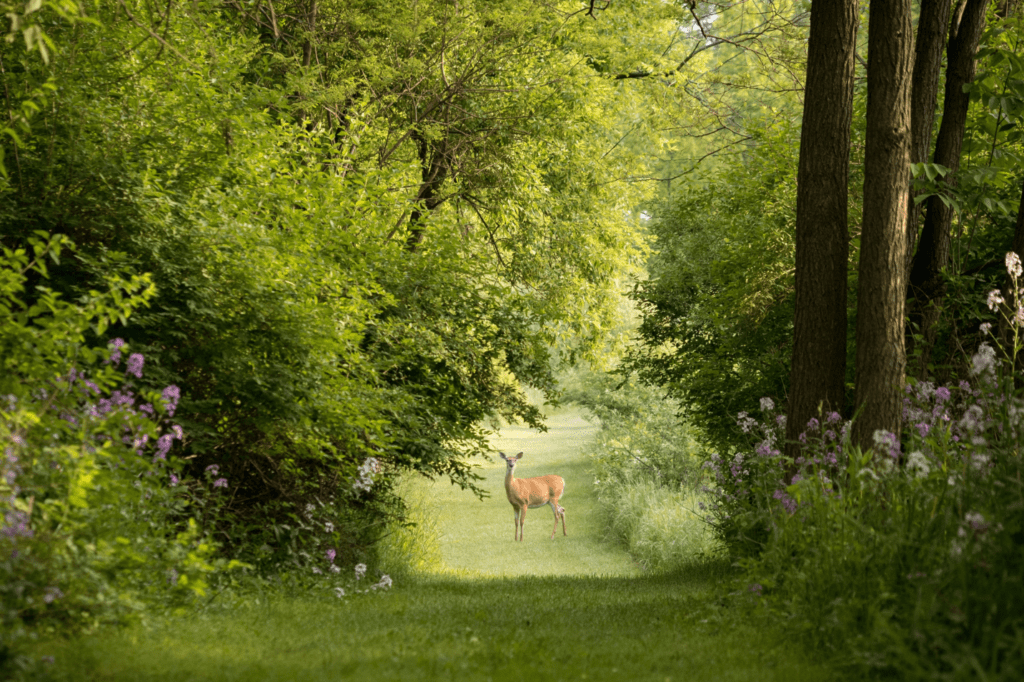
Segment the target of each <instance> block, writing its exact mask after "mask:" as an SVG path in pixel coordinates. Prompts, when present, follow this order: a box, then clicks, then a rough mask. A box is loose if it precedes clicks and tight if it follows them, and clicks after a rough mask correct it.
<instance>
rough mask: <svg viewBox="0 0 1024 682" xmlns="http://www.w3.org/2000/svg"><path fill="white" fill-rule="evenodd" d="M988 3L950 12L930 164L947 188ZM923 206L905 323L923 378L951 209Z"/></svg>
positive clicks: (973, 0)
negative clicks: (917, 336)
mask: <svg viewBox="0 0 1024 682" xmlns="http://www.w3.org/2000/svg"><path fill="white" fill-rule="evenodd" d="M987 7H988V0H960V2H959V3H958V4H957V7H956V10H955V11H954V12H953V22H952V26H951V28H950V31H949V46H948V47H947V48H946V61H947V66H946V93H945V97H944V100H943V104H942V124H941V125H940V126H939V136H938V139H937V140H936V141H935V155H934V157H933V162H934V163H937V164H940V165H943V166H946V167H947V168H950V169H951V170H952V171H953V172H952V173H951V174H950V175H947V176H946V178H945V181H946V182H947V183H948V184H949V185H950V186H951V187H952V186H953V185H954V184H955V183H956V175H955V174H956V172H957V171H958V170H959V169H960V150H961V148H962V147H963V141H964V127H965V126H966V124H967V105H968V104H969V103H970V96H969V95H968V93H965V92H964V86H965V85H967V84H968V83H970V82H971V81H972V80H973V79H974V55H975V53H976V52H977V51H978V41H979V40H980V39H981V31H982V28H983V27H984V25H985V9H986V8H987ZM925 203H926V206H927V212H926V213H925V220H924V229H922V230H921V240H920V244H919V245H918V248H917V255H915V256H914V261H913V266H912V267H911V270H910V291H909V294H910V296H911V297H912V298H913V299H914V302H913V304H912V307H911V315H910V322H911V325H912V326H917V327H919V328H920V330H921V333H922V335H923V336H924V345H923V348H922V349H921V350H922V352H921V362H920V365H919V366H918V368H917V373H918V375H919V376H921V377H922V378H923V377H924V376H925V375H926V373H927V367H928V361H929V359H930V356H931V350H932V346H933V345H934V343H935V326H936V324H937V323H938V321H939V316H940V313H941V307H942V299H943V295H944V293H945V292H944V286H943V280H942V271H943V270H944V269H945V268H946V267H948V265H949V249H950V235H949V233H950V225H951V224H952V222H953V210H952V209H951V208H950V207H948V206H946V204H944V203H943V202H942V200H941V199H939V198H938V197H936V196H933V197H930V198H929V199H928V201H927V202H925Z"/></svg>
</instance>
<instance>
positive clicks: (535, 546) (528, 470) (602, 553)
mask: <svg viewBox="0 0 1024 682" xmlns="http://www.w3.org/2000/svg"><path fill="white" fill-rule="evenodd" d="M596 431H597V427H596V426H595V425H594V424H592V423H590V422H588V421H586V420H584V419H583V418H582V417H581V416H580V415H579V413H578V412H575V411H573V412H568V413H562V414H559V415H556V416H553V417H550V418H549V419H548V431H547V432H545V433H539V432H537V431H534V430H532V429H528V428H526V427H523V426H509V427H506V428H504V429H502V432H501V434H500V436H498V437H495V438H493V439H492V441H491V443H492V446H493V447H494V448H495V449H497V450H502V451H504V452H505V453H506V454H508V455H514V454H516V453H519V452H523V453H524V455H523V459H522V461H521V462H520V463H519V465H518V466H517V467H516V476H517V477H518V478H530V477H531V476H543V475H545V474H558V475H560V476H561V477H562V478H564V479H565V492H564V493H563V496H562V501H561V504H562V506H563V507H564V508H565V510H566V515H565V527H566V532H567V533H568V536H567V537H564V536H563V535H562V529H561V526H559V529H558V533H557V535H556V536H555V539H554V540H551V539H550V537H551V527H552V525H553V524H554V515H553V514H552V513H551V508H550V507H541V508H539V509H531V510H529V511H528V512H527V514H526V525H525V527H524V533H523V538H524V540H523V542H520V543H517V542H515V541H514V540H513V539H512V538H513V532H514V530H513V529H514V522H513V515H512V505H511V504H509V502H508V498H507V497H506V496H505V487H504V478H505V463H504V462H503V461H501V460H500V459H497V458H495V461H494V462H491V463H487V464H484V466H483V468H482V469H481V471H480V473H481V474H482V475H483V476H484V480H483V481H482V482H481V485H482V487H484V488H485V489H487V490H488V491H490V492H491V496H490V497H488V498H485V499H484V500H478V499H476V498H475V497H474V496H473V495H471V494H470V493H468V492H466V491H463V490H460V489H459V488H457V487H454V486H452V485H451V484H450V483H447V482H443V481H438V482H436V483H434V484H433V485H427V486H425V488H426V491H425V492H426V493H427V494H426V499H427V506H428V508H429V509H430V510H431V513H432V514H434V515H436V519H437V523H438V527H439V530H440V531H441V543H440V544H441V559H442V561H443V563H444V567H445V568H446V569H449V570H454V571H464V572H467V573H468V574H470V575H476V576H510V577H512V576H530V575H534V576H542V575H562V576H565V575H607V576H635V575H638V574H639V572H640V570H639V568H638V567H637V566H635V564H634V563H633V562H632V561H631V560H630V558H629V555H628V554H626V552H625V551H623V550H622V549H621V548H620V547H618V546H617V545H615V544H614V543H610V542H606V541H605V537H604V535H605V531H604V526H603V525H602V523H601V515H600V513H599V509H598V503H597V496H596V495H595V493H594V477H593V475H592V474H590V473H589V472H588V471H587V460H586V452H585V448H586V447H587V444H588V443H589V442H590V441H591V440H592V439H593V436H594V433H595V432H596Z"/></svg>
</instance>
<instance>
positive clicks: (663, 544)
mask: <svg viewBox="0 0 1024 682" xmlns="http://www.w3.org/2000/svg"><path fill="white" fill-rule="evenodd" d="M598 496H599V499H600V500H601V506H602V508H603V511H604V513H605V514H606V515H607V516H608V521H609V528H610V530H611V531H612V532H613V533H614V534H615V535H616V536H617V537H618V538H620V539H621V540H622V541H623V542H624V543H625V544H626V547H627V549H628V550H629V553H630V555H631V556H632V557H633V559H634V560H635V561H637V562H638V563H639V564H640V565H641V566H643V567H644V568H645V569H647V570H652V571H672V570H676V569H679V568H682V567H684V566H686V565H688V564H690V563H692V562H693V561H694V560H695V559H697V558H700V557H705V556H708V555H713V554H715V553H716V551H717V549H718V543H717V542H716V541H715V538H714V537H713V536H712V534H711V532H710V529H709V527H708V526H707V524H705V523H704V522H703V520H702V519H701V517H700V515H699V514H698V512H697V511H696V510H697V506H698V503H699V502H700V499H699V494H698V493H696V492H695V491H693V490H686V489H680V488H675V489H673V488H668V487H665V486H663V485H659V484H658V483H656V482H654V481H652V480H650V479H647V478H644V477H642V476H632V477H630V478H628V479H626V480H618V481H611V482H608V483H602V484H601V488H600V492H599V493H598Z"/></svg>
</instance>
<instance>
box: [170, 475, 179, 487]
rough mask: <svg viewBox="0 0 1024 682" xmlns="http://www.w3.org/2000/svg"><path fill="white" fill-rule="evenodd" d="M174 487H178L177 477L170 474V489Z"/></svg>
mask: <svg viewBox="0 0 1024 682" xmlns="http://www.w3.org/2000/svg"><path fill="white" fill-rule="evenodd" d="M176 485H178V477H177V476H175V475H174V474H171V487H172V488H173V487H174V486H176Z"/></svg>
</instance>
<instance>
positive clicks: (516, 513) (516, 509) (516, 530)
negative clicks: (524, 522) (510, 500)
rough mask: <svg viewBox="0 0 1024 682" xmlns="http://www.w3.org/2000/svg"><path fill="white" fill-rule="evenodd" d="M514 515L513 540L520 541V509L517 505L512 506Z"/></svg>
mask: <svg viewBox="0 0 1024 682" xmlns="http://www.w3.org/2000/svg"><path fill="white" fill-rule="evenodd" d="M512 514H513V515H514V518H513V519H512V539H513V540H518V539H519V507H517V506H515V505H512Z"/></svg>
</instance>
